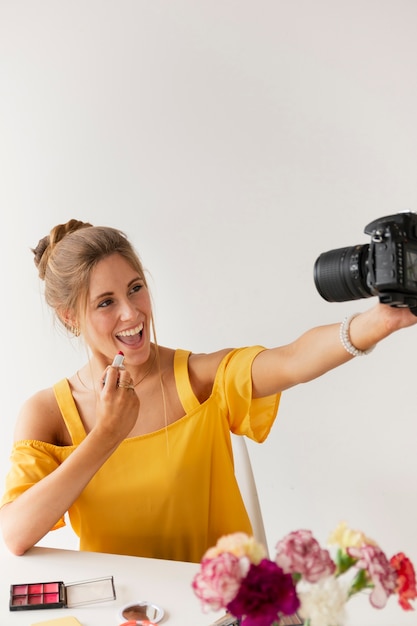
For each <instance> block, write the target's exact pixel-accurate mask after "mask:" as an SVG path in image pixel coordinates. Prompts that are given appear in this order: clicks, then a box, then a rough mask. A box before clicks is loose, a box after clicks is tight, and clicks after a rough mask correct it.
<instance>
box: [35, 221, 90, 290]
mask: <svg viewBox="0 0 417 626" xmlns="http://www.w3.org/2000/svg"><path fill="white" fill-rule="evenodd" d="M90 226H92V224H90V223H89V222H82V221H80V220H75V219H72V220H69V221H68V222H67V223H66V224H58V225H57V226H54V228H52V230H51V232H50V233H49V235H46V236H45V237H42V239H40V240H39V242H38V244H37V246H36V247H35V248H32V252H33V255H34V262H35V265H36V267H37V268H38V272H39V277H40V278H41V279H42V280H44V278H45V272H46V267H47V265H48V261H49V257H50V256H51V254H52V252H53V250H54V248H55V246H56V245H57V244H58V243H59V242H60V241H61V240H62V239H63V238H64V237H65V236H66V235H69V234H70V233H74V232H75V231H77V230H80V229H81V228H89V227H90Z"/></svg>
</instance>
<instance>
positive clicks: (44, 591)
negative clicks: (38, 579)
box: [9, 581, 65, 611]
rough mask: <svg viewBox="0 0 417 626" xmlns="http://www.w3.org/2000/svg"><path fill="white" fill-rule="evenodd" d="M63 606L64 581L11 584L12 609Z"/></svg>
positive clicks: (56, 607) (57, 607)
mask: <svg viewBox="0 0 417 626" xmlns="http://www.w3.org/2000/svg"><path fill="white" fill-rule="evenodd" d="M63 606H65V586H64V583H63V582H62V581H57V582H48V583H25V584H20V585H11V586H10V604H9V608H10V610H11V611H21V610H28V609H60V608H62V607H63Z"/></svg>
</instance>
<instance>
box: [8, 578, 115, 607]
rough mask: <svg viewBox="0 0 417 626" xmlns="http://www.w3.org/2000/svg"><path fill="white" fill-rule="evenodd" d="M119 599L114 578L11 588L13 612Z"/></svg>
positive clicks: (33, 584) (34, 584)
mask: <svg viewBox="0 0 417 626" xmlns="http://www.w3.org/2000/svg"><path fill="white" fill-rule="evenodd" d="M115 599H116V591H115V587H114V580H113V576H107V577H103V578H93V579H91V580H82V581H78V582H74V583H68V584H66V585H65V584H64V583H63V582H62V580H59V581H52V582H42V583H23V584H22V583H19V584H17V585H10V601H9V609H10V611H28V610H34V609H61V608H63V607H73V606H81V605H83V604H93V603H95V602H106V601H108V600H115Z"/></svg>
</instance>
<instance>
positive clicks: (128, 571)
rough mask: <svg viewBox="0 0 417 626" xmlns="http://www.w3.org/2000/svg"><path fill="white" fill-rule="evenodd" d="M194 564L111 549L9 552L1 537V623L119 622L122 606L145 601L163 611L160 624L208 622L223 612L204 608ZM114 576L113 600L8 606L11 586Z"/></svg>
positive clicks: (104, 625)
mask: <svg viewBox="0 0 417 626" xmlns="http://www.w3.org/2000/svg"><path fill="white" fill-rule="evenodd" d="M197 570H198V565H196V564H192V563H181V562H176V561H164V560H157V559H144V558H138V557H130V556H120V555H114V554H101V553H93V552H79V551H76V550H60V549H56V548H41V547H35V548H32V549H31V550H29V551H28V552H27V553H26V554H25V555H24V556H20V557H17V556H14V555H12V554H11V553H10V552H9V551H8V550H7V549H6V548H5V547H4V545H3V544H2V542H0V581H1V585H0V626H32V624H36V622H41V621H44V620H48V619H52V618H57V617H66V616H70V615H71V616H74V617H76V618H77V619H78V620H79V621H80V622H81V624H82V626H118V625H119V624H120V623H121V621H120V620H119V618H118V613H119V610H120V608H121V607H122V606H123V605H125V604H128V603H130V602H132V603H134V602H136V601H139V600H147V601H150V602H153V603H155V604H158V605H160V606H161V607H162V608H163V609H164V610H165V616H164V618H163V621H162V622H160V624H161V626H180V625H181V626H198V625H201V626H208V625H209V624H211V623H212V622H213V621H215V619H217V618H218V617H220V616H221V615H222V614H223V612H221V613H208V614H207V613H206V614H204V613H203V612H202V609H201V606H200V603H199V601H198V599H197V598H196V596H195V595H194V592H193V590H192V588H191V582H192V579H193V576H194V574H195V573H196V571H197ZM103 576H113V577H114V584H115V588H116V596H117V598H116V600H114V601H110V602H103V603H96V604H93V605H89V606H83V607H78V608H61V609H45V610H44V609H40V610H29V611H26V610H23V611H10V610H9V595H10V585H11V584H18V583H37V582H47V581H55V580H62V581H63V582H64V583H71V582H75V581H81V580H86V579H90V578H101V577H103Z"/></svg>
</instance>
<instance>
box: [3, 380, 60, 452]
mask: <svg viewBox="0 0 417 626" xmlns="http://www.w3.org/2000/svg"><path fill="white" fill-rule="evenodd" d="M63 426H64V423H63V420H62V416H61V412H60V410H59V407H58V404H57V401H56V399H55V394H54V391H53V389H52V387H51V388H48V389H42V390H41V391H38V392H36V393H35V394H34V395H33V396H31V397H30V398H28V399H27V400H26V401H25V403H24V404H23V406H22V407H21V409H20V412H19V416H18V419H17V423H16V427H15V435H14V439H15V441H19V440H22V439H35V440H38V441H46V442H48V443H53V444H57V445H59V444H60V442H61V439H62V436H63V434H64V430H65V427H64V428H63Z"/></svg>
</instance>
